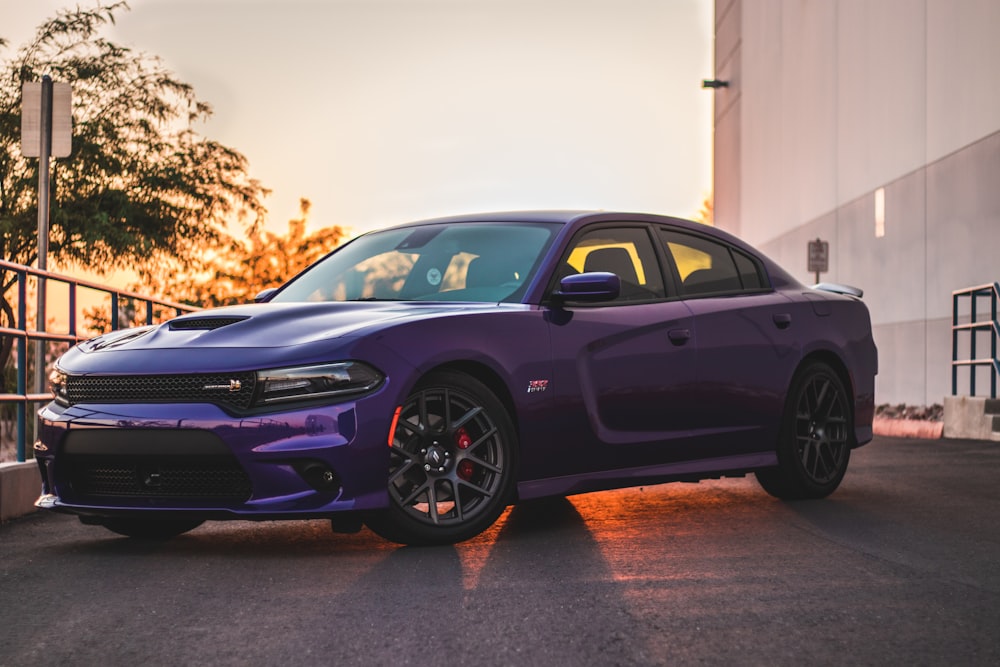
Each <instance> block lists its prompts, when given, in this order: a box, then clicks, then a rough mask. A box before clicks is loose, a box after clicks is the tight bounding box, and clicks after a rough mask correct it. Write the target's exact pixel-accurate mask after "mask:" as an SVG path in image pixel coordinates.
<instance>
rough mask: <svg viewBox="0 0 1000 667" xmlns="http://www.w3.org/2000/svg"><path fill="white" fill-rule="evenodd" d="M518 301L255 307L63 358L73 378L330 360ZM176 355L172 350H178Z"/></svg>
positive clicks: (118, 337) (142, 331) (131, 334)
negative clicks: (366, 339)
mask: <svg viewBox="0 0 1000 667" xmlns="http://www.w3.org/2000/svg"><path fill="white" fill-rule="evenodd" d="M523 308H525V306H522V305H516V304H500V305H498V304H495V303H492V304H479V303H460V304H458V303H440V302H437V303H426V302H419V303H415V302H347V303H345V302H337V303H287V304H285V303H281V304H268V303H263V304H249V305H244V306H231V307H228V308H217V309H213V310H205V311H200V312H197V313H192V314H189V315H184V316H182V317H178V318H176V319H173V320H170V321H169V322H166V323H163V324H159V325H155V326H149V327H140V328H136V329H126V330H122V331H114V332H111V333H108V334H105V335H103V336H99V337H97V338H94V339H91V340H88V341H85V342H83V343H80V344H79V345H77V346H76V347H75V348H73V349H72V350H70V351H69V352H68V353H67V354H66V355H64V357H63V358H62V359H61V360H60V362H59V365H60V367H61V368H62V369H63V370H65V371H67V372H70V373H130V372H138V371H142V372H190V371H191V370H193V369H196V368H197V369H200V370H205V371H209V370H212V369H237V368H246V369H250V368H266V367H268V366H272V365H280V364H284V363H289V362H292V361H302V360H305V359H309V358H312V357H316V358H317V359H316V360H319V358H318V357H319V356H324V357H329V356H330V355H331V354H334V353H335V352H336V351H337V350H339V349H341V348H344V347H347V346H348V345H349V343H350V342H351V341H353V340H355V339H357V338H358V337H359V336H364V335H366V334H370V333H374V332H377V331H379V330H381V329H382V328H384V327H386V326H396V325H400V324H404V323H407V322H413V321H417V320H424V319H428V318H441V317H451V316H456V315H460V314H463V313H475V312H484V311H486V312H489V311H493V312H496V311H497V310H503V309H523ZM172 351H173V352H172Z"/></svg>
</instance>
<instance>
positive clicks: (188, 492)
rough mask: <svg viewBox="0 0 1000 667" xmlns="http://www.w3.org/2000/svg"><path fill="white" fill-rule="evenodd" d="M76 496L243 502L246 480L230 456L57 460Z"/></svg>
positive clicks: (246, 493)
mask: <svg viewBox="0 0 1000 667" xmlns="http://www.w3.org/2000/svg"><path fill="white" fill-rule="evenodd" d="M62 465H63V466H65V468H66V471H65V474H66V477H67V479H68V481H69V484H70V486H71V488H72V489H73V494H74V496H75V497H77V498H85V497H90V496H116V497H131V498H212V499H216V500H218V499H227V500H231V501H234V502H245V501H246V500H248V499H249V498H250V495H251V492H252V489H251V486H250V478H249V477H247V474H246V472H244V470H243V469H242V468H241V467H240V466H239V464H238V463H237V462H236V461H235V460H233V459H227V458H218V457H211V458H209V457H187V458H176V457H156V458H153V457H131V458H130V457H114V458H108V457H95V456H68V457H65V458H64V459H63V462H62Z"/></svg>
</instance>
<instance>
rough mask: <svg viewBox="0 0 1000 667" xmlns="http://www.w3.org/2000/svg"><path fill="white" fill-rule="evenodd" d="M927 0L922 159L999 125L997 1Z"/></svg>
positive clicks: (939, 154) (999, 22) (944, 152)
mask: <svg viewBox="0 0 1000 667" xmlns="http://www.w3.org/2000/svg"><path fill="white" fill-rule="evenodd" d="M926 2H927V43H928V46H927V102H926V104H927V123H928V140H927V160H926V161H927V162H933V161H935V160H937V159H939V158H941V157H944V156H945V155H948V154H950V153H953V152H954V151H956V150H958V149H959V148H962V147H964V146H967V145H969V144H971V143H973V142H975V141H978V140H979V139H981V138H983V137H985V136H986V135H989V134H992V133H994V132H996V131H997V130H998V129H1000V2H998V0H926Z"/></svg>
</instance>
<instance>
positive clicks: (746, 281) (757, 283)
mask: <svg viewBox="0 0 1000 667" xmlns="http://www.w3.org/2000/svg"><path fill="white" fill-rule="evenodd" d="M733 259H735V260H736V270H737V271H739V273H740V281H741V282H742V283H743V289H745V290H753V289H760V288H761V287H764V286H765V285H764V281H763V280H761V278H760V269H758V268H757V263H756V262H755V261H753V260H752V259H750V258H749V257H747V256H746V255H744V254H743V253H741V252H740V251H739V250H733Z"/></svg>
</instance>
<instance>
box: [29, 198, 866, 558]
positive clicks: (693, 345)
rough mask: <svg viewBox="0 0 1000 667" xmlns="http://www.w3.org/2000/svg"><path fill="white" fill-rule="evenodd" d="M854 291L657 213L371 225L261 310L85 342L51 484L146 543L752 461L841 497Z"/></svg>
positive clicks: (851, 438) (366, 520)
mask: <svg viewBox="0 0 1000 667" xmlns="http://www.w3.org/2000/svg"><path fill="white" fill-rule="evenodd" d="M860 296H861V293H860V291H859V290H856V289H854V288H850V287H843V286H837V285H821V286H818V287H816V288H809V287H805V286H803V285H802V284H800V283H799V282H798V281H796V280H795V279H794V278H792V277H791V276H789V275H788V274H787V273H786V272H785V271H783V270H782V269H781V268H779V267H778V266H776V265H775V264H774V263H773V262H771V261H770V260H768V259H767V258H765V257H763V256H761V255H760V254H759V253H757V252H756V251H755V250H753V249H752V248H750V247H749V246H748V245H746V244H745V243H743V242H742V241H740V240H738V239H736V238H734V237H732V236H730V235H728V234H726V233H724V232H721V231H719V230H716V229H713V228H711V227H706V226H703V225H699V224H696V223H692V222H688V221H684V220H678V219H675V218H667V217H661V216H654V215H644V214H632V213H608V212H598V213H581V212H535V213H495V214H488V215H474V216H465V217H456V218H446V219H437V220H429V221H425V222H419V223H414V224H408V225H403V226H399V227H394V228H391V229H386V230H382V231H377V232H372V233H369V234H365V235H363V236H360V237H358V238H357V239H355V240H353V241H351V242H350V243H347V244H345V245H343V246H341V247H339V248H337V249H336V250H335V251H333V252H332V253H330V254H329V255H327V256H326V257H325V258H323V259H322V260H320V261H319V262H317V263H316V264H314V265H312V266H311V267H310V268H308V269H307V270H305V271H303V272H302V273H301V274H299V275H298V276H296V277H294V278H293V279H292V280H291V281H289V282H288V283H287V284H285V285H284V286H282V287H280V288H277V289H272V290H267V291H266V292H264V293H262V294H261V295H260V296H258V298H257V303H255V304H249V305H244V306H235V307H230V308H221V309H217V310H210V311H202V312H199V313H196V314H192V315H186V316H183V317H178V318H177V319H174V320H171V321H170V322H167V323H164V324H160V325H157V326H151V327H144V328H137V329H129V330H125V331H116V332H112V333H109V334H106V335H103V336H100V337H98V338H95V339H93V340H90V341H87V342H85V343H81V344H79V345H78V346H76V347H75V348H73V349H71V350H70V351H69V352H67V353H66V354H65V355H64V356H63V357H62V358H61V359H59V361H58V363H57V364H56V367H55V370H54V371H53V372H52V375H51V387H52V392H53V395H54V400H53V401H52V402H51V403H50V404H49V405H47V406H46V407H44V408H43V409H42V410H41V411H40V415H41V418H42V424H43V425H42V429H41V437H40V438H39V440H38V442H37V443H36V444H35V458H36V460H37V461H38V466H39V470H40V471H41V476H42V482H43V490H42V496H41V497H40V498H39V500H38V502H37V505H38V506H39V507H43V508H48V509H51V510H55V511H60V512H69V513H73V514H77V515H79V517H80V519H81V520H82V521H83V522H84V523H88V524H96V525H101V526H104V527H106V528H109V529H110V530H112V531H114V532H116V533H120V534H124V535H128V536H132V537H140V538H165V537H170V536H173V535H177V534H180V533H183V532H185V531H188V530H191V529H192V528H194V527H196V526H198V525H199V524H201V523H202V522H203V521H205V520H209V519H307V518H317V517H322V518H328V519H330V520H331V521H332V524H333V528H334V530H338V531H356V530H360V529H361V527H362V525H363V524H366V525H367V526H368V527H369V528H371V529H372V530H373V531H375V532H376V533H378V534H379V535H381V536H383V537H385V538H386V539H389V540H392V541H395V542H399V543H403V544H447V543H453V542H457V541H460V540H465V539H468V538H471V537H473V536H475V535H477V534H478V533H480V532H481V531H483V530H484V529H486V528H487V527H488V526H490V525H491V524H492V523H493V522H494V521H496V519H497V518H498V517H499V516H500V514H501V512H503V510H504V508H506V507H507V506H508V505H509V504H511V503H516V502H518V501H522V500H527V499H530V498H539V497H543V496H557V495H569V494H575V493H586V492H590V491H598V490H602V489H610V488H616V487H625V486H636V485H640V484H655V483H660V482H668V481H677V480H683V481H694V480H699V479H705V478H715V477H720V476H740V475H745V474H747V473H751V472H752V473H754V474H755V475H756V477H757V479H758V480H759V482H760V484H761V485H762V486H763V487H764V489H765V490H766V491H767V492H769V493H771V494H772V495H774V496H777V497H779V498H784V499H798V498H820V497H824V496H826V495H828V494H830V493H832V492H833V491H834V490H835V489H836V488H837V486H838V485H839V484H840V481H841V479H842V478H843V476H844V472H845V471H846V469H847V464H848V459H849V458H850V454H851V450H852V449H853V448H855V447H858V446H859V445H863V444H865V443H866V442H868V441H870V440H871V438H872V428H871V424H872V417H873V413H874V381H875V374H876V372H877V353H876V349H875V345H874V343H873V341H872V334H871V322H870V319H869V315H868V310H867V308H866V307H865V305H864V304H863V303H862V302H861V300H860Z"/></svg>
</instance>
